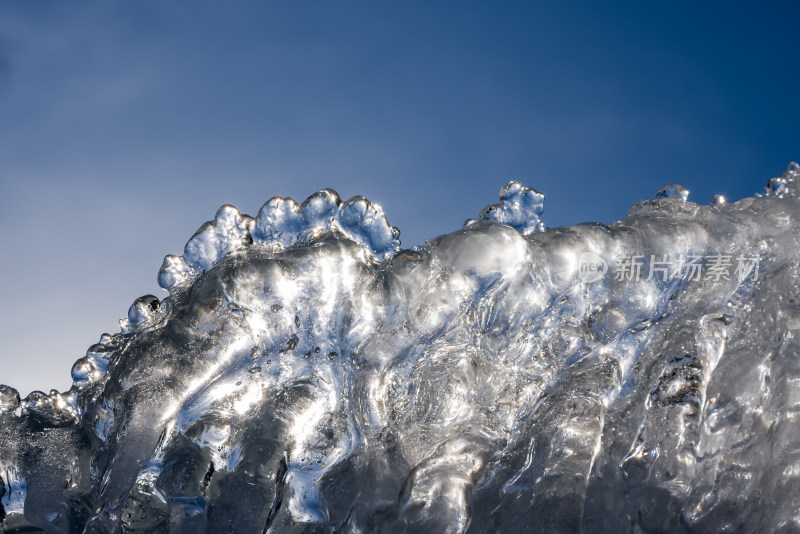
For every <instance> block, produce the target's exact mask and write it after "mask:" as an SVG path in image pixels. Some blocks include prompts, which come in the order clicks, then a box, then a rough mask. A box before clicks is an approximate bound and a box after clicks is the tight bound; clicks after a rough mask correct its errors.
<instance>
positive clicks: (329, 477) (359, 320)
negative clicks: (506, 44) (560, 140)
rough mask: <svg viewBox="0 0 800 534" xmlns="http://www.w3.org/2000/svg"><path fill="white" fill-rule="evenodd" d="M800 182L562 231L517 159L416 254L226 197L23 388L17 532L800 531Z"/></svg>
mask: <svg viewBox="0 0 800 534" xmlns="http://www.w3.org/2000/svg"><path fill="white" fill-rule="evenodd" d="M798 187H800V169H798V166H797V165H795V164H793V165H791V166H790V168H789V170H788V171H787V172H786V173H785V174H784V175H783V176H781V177H778V178H773V179H772V180H770V181H769V183H768V185H767V187H766V189H765V191H764V192H763V193H761V194H759V195H757V196H755V197H753V198H747V199H744V200H741V201H738V202H733V203H731V202H727V201H726V200H725V198H724V197H722V196H716V197H715V198H714V199H713V200H712V201H711V202H710V203H709V204H708V205H703V204H696V203H693V202H691V201H690V200H689V192H688V191H687V190H686V189H685V188H683V187H681V186H678V185H670V186H667V187H665V188H663V189H662V190H660V191H658V192H657V193H656V192H654V194H653V198H652V199H646V200H642V201H640V202H639V203H637V204H636V205H635V206H634V207H633V208H632V209H631V210H630V212H629V214H628V216H627V218H626V219H624V220H621V221H619V222H616V223H614V224H611V225H607V226H606V225H602V224H584V225H579V226H574V227H563V228H553V229H546V228H545V227H544V225H543V224H542V221H541V220H540V217H541V215H542V211H543V202H544V197H543V195H542V194H541V193H538V192H537V191H535V190H533V189H530V188H527V187H523V186H522V185H521V184H519V183H516V182H512V183H510V184H509V185H507V186H506V187H505V188H503V190H502V191H501V195H500V201H499V203H497V204H492V205H490V206H488V207H487V208H486V209H485V210H483V211H482V212H481V213H480V214H479V215H478V217H477V218H476V219H471V220H469V221H467V223H466V224H465V226H464V228H463V229H461V230H458V231H455V232H453V233H451V234H448V235H444V236H440V237H437V238H435V239H431V240H430V241H428V242H427V243H425V244H424V245H422V246H420V247H416V248H414V249H412V250H402V249H401V248H400V242H399V232H398V230H397V229H396V228H394V227H392V226H391V225H390V224H389V223H388V221H387V219H386V217H385V216H384V214H383V211H382V210H381V208H380V207H379V206H377V205H375V204H372V203H370V202H369V201H367V200H366V199H364V198H361V197H356V198H353V199H350V200H348V201H342V200H341V199H340V198H339V197H338V195H337V194H336V193H335V192H333V191H331V190H323V191H320V192H319V193H316V194H314V195H312V196H311V197H310V198H309V199H307V200H306V201H305V202H303V203H299V204H298V203H297V202H295V201H294V200H292V199H286V198H280V197H275V198H273V199H271V200H270V201H268V202H267V203H266V204H265V205H264V206H263V207H262V208H261V210H260V211H259V213H258V214H257V216H256V217H254V218H253V217H249V216H247V215H244V214H241V213H239V211H237V210H236V209H235V208H233V207H231V206H223V207H222V208H220V210H219V212H218V213H217V215H216V217H215V218H214V220H213V221H210V222H208V223H206V224H204V225H203V226H201V227H200V229H199V230H198V231H197V232H196V233H195V235H194V236H193V237H192V238H191V239H190V240H189V242H188V243H187V244H186V247H185V249H184V251H183V254H182V255H180V256H167V258H166V259H165V260H164V264H163V266H162V268H161V270H160V272H159V283H160V285H161V286H162V287H164V288H165V289H167V290H168V291H169V296H167V297H166V298H165V299H164V300H163V301H159V299H158V298H156V297H154V296H152V295H147V296H144V297H141V298H139V299H137V300H136V302H134V303H133V305H132V306H131V307H130V310H129V311H128V314H127V317H126V318H125V319H123V320H122V321H120V322H121V332H120V333H117V334H114V335H107V334H106V335H103V336H102V337H101V338H100V341H99V342H98V343H97V344H95V345H92V346H91V347H90V348H89V350H88V352H87V354H86V356H85V357H84V358H82V359H80V360H78V361H77V362H75V365H74V366H73V369H72V377H73V380H74V385H73V387H72V388H71V389H70V390H69V391H66V392H58V391H55V390H53V391H51V392H50V393H43V392H33V393H31V394H30V395H29V396H28V397H26V398H24V399H20V397H19V395H18V394H17V392H16V390H14V389H13V388H11V387H8V386H0V520H1V521H2V528H3V530H4V532H14V533H22V532H48V533H51V532H52V533H66V532H70V533H71V532H87V533H114V532H148V533H151V532H163V533H167V532H170V533H171V532H176V533H203V532H207V533H223V532H236V533H251V532H252V533H263V532H291V533H299V532H305V533H311V532H314V533H316V532H349V533H361V532H363V533H367V532H381V533H395V532H420V533H439V532H447V533H461V532H470V533H485V532H501V533H512V534H518V533H522V532H580V531H584V532H592V533H594V532H601V533H603V532H607V533H620V532H631V533H633V532H637V533H639V532H649V533H654V532H686V533H689V532H797V531H799V530H800V197H798V196H797V188H798Z"/></svg>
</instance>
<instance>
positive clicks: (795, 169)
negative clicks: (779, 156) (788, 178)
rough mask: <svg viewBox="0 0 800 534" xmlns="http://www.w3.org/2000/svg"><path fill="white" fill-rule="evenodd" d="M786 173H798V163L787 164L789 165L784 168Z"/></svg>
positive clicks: (799, 164) (799, 170)
mask: <svg viewBox="0 0 800 534" xmlns="http://www.w3.org/2000/svg"><path fill="white" fill-rule="evenodd" d="M786 171H787V172H792V173H796V172H800V163H797V162H796V161H792V162H789V165H787V167H786Z"/></svg>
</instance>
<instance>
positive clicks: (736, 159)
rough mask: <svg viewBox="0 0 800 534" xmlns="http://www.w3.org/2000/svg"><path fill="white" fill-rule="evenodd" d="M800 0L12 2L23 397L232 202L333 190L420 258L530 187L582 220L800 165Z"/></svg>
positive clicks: (734, 194)
mask: <svg viewBox="0 0 800 534" xmlns="http://www.w3.org/2000/svg"><path fill="white" fill-rule="evenodd" d="M799 15H800V3H798V2H768V3H761V5H756V3H755V2H734V1H725V2H642V1H641V0H639V1H629V2H584V3H577V2H546V3H542V2H540V3H535V2H488V1H485V2H470V1H458V2H455V1H453V2H410V1H403V2H389V1H370V2H365V1H364V2H362V1H337V2H332V1H330V2H307V1H293V2H289V1H286V2H252V3H248V2H236V3H223V2H197V1H192V2H156V1H137V2H125V3H123V2H117V1H104V2H87V1H73V2H43V1H31V0H11V1H10V0H0V224H2V227H3V231H2V232H0V250H2V255H0V273H2V276H1V277H0V292H2V294H3V296H4V303H5V305H4V306H3V307H2V311H0V337H2V339H3V343H2V349H0V383H8V384H10V385H12V386H15V387H17V388H18V389H19V390H20V392H21V393H23V394H26V393H27V392H29V391H30V390H32V389H44V390H48V389H49V388H51V387H55V388H59V389H65V388H67V387H68V386H69V384H70V378H69V371H70V368H71V365H72V362H73V361H74V360H75V359H77V358H79V357H80V356H82V355H83V354H84V352H85V350H86V348H87V347H88V346H89V345H90V344H92V343H94V342H96V341H97V339H98V338H99V335H100V334H101V333H102V332H104V331H115V330H116V329H117V324H116V321H117V319H118V318H120V317H122V316H124V315H125V313H126V311H127V308H128V306H129V305H130V303H131V302H132V301H133V299H134V298H136V297H137V296H139V295H142V294H146V293H153V294H156V295H158V296H159V297H162V296H163V292H162V291H161V290H159V288H158V286H157V284H156V272H157V270H158V267H159V266H160V264H161V259H162V257H163V256H164V255H165V254H167V253H180V252H181V251H182V248H183V245H184V243H185V241H186V240H187V239H188V238H189V237H190V236H191V234H192V233H193V232H194V230H195V229H196V228H197V227H198V226H199V225H200V224H201V223H203V222H204V221H205V220H208V219H209V218H211V217H212V216H213V215H214V212H215V210H216V209H217V208H218V207H219V205H221V204H223V203H231V204H234V205H235V206H237V207H238V208H240V209H241V210H242V211H244V212H247V213H250V214H253V215H254V214H255V213H256V212H257V211H258V208H259V207H260V206H261V204H262V203H263V202H264V201H266V200H267V199H268V198H270V197H271V196H273V195H284V196H293V197H294V198H296V199H298V200H302V199H304V198H305V197H306V196H308V195H309V194H311V193H313V192H314V191H316V190H318V189H321V188H323V187H333V188H334V189H336V190H338V191H339V193H340V194H341V195H342V196H343V197H349V196H352V195H355V194H363V195H364V196H366V197H368V198H370V199H371V200H374V201H377V202H379V203H381V204H382V205H383V206H384V209H385V211H386V213H387V215H388V217H389V220H390V221H391V222H392V224H394V225H396V226H398V227H399V228H400V229H401V232H402V234H401V238H402V240H403V244H404V245H405V246H413V245H416V244H419V243H421V242H422V241H424V240H425V239H426V238H429V237H434V236H436V235H438V234H442V233H446V232H449V231H452V230H455V229H457V228H459V227H460V226H461V223H462V222H463V220H464V219H466V218H468V217H472V216H475V215H476V214H477V212H478V211H479V210H480V209H481V208H482V207H483V206H484V205H485V204H487V203H490V202H493V201H495V199H496V198H497V192H498V190H499V188H500V187H501V186H502V185H503V184H505V183H506V182H507V181H508V180H511V179H518V180H520V181H522V182H523V183H525V184H527V185H531V186H534V187H536V188H537V189H539V190H541V191H542V192H544V193H545V195H546V197H547V198H546V202H545V214H544V220H545V222H546V223H547V224H548V226H560V225H566V224H573V223H578V222H584V221H590V220H597V221H602V222H611V221H613V220H617V219H619V218H623V217H624V216H625V213H626V211H627V210H628V208H629V207H630V206H631V205H632V204H633V203H634V202H636V201H637V200H638V199H640V198H642V197H646V196H651V195H652V194H653V193H654V192H655V191H656V190H657V189H658V188H660V187H661V186H663V185H666V184H670V183H681V184H683V185H685V186H686V187H688V188H689V189H690V190H691V191H692V193H691V197H690V199H692V200H695V201H698V202H707V201H708V199H709V198H710V197H711V195H712V194H714V193H717V192H722V193H725V194H727V195H728V197H729V198H732V199H737V198H741V197H743V196H748V195H751V194H752V193H754V192H756V191H759V190H760V189H761V188H762V187H763V184H764V183H765V182H766V180H767V179H768V178H770V177H771V176H774V175H778V174H780V173H781V172H782V171H783V170H784V168H785V166H786V164H787V163H788V162H789V161H790V160H792V159H800V128H799V123H798V119H800V99H798V96H797V95H798V91H799V90H800V74H799V73H798V67H799V66H800V62H798V60H799V59H800V39H799V37H798V30H797V28H798V27H799V26H798V23H799V22H800V17H799Z"/></svg>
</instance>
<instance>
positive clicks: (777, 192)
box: [766, 177, 789, 198]
mask: <svg viewBox="0 0 800 534" xmlns="http://www.w3.org/2000/svg"><path fill="white" fill-rule="evenodd" d="M766 192H767V195H769V196H773V197H777V198H783V197H784V196H786V195H787V194H788V193H789V188H788V187H787V185H786V180H784V179H783V178H782V177H776V178H770V179H769V182H767V191H766Z"/></svg>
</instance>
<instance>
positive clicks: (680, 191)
mask: <svg viewBox="0 0 800 534" xmlns="http://www.w3.org/2000/svg"><path fill="white" fill-rule="evenodd" d="M656 198H679V199H680V200H683V201H684V202H685V201H687V200H689V190H688V189H686V188H685V187H683V186H682V185H677V184H673V185H668V186H666V187H662V188H661V189H659V190H658V192H657V193H656Z"/></svg>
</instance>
